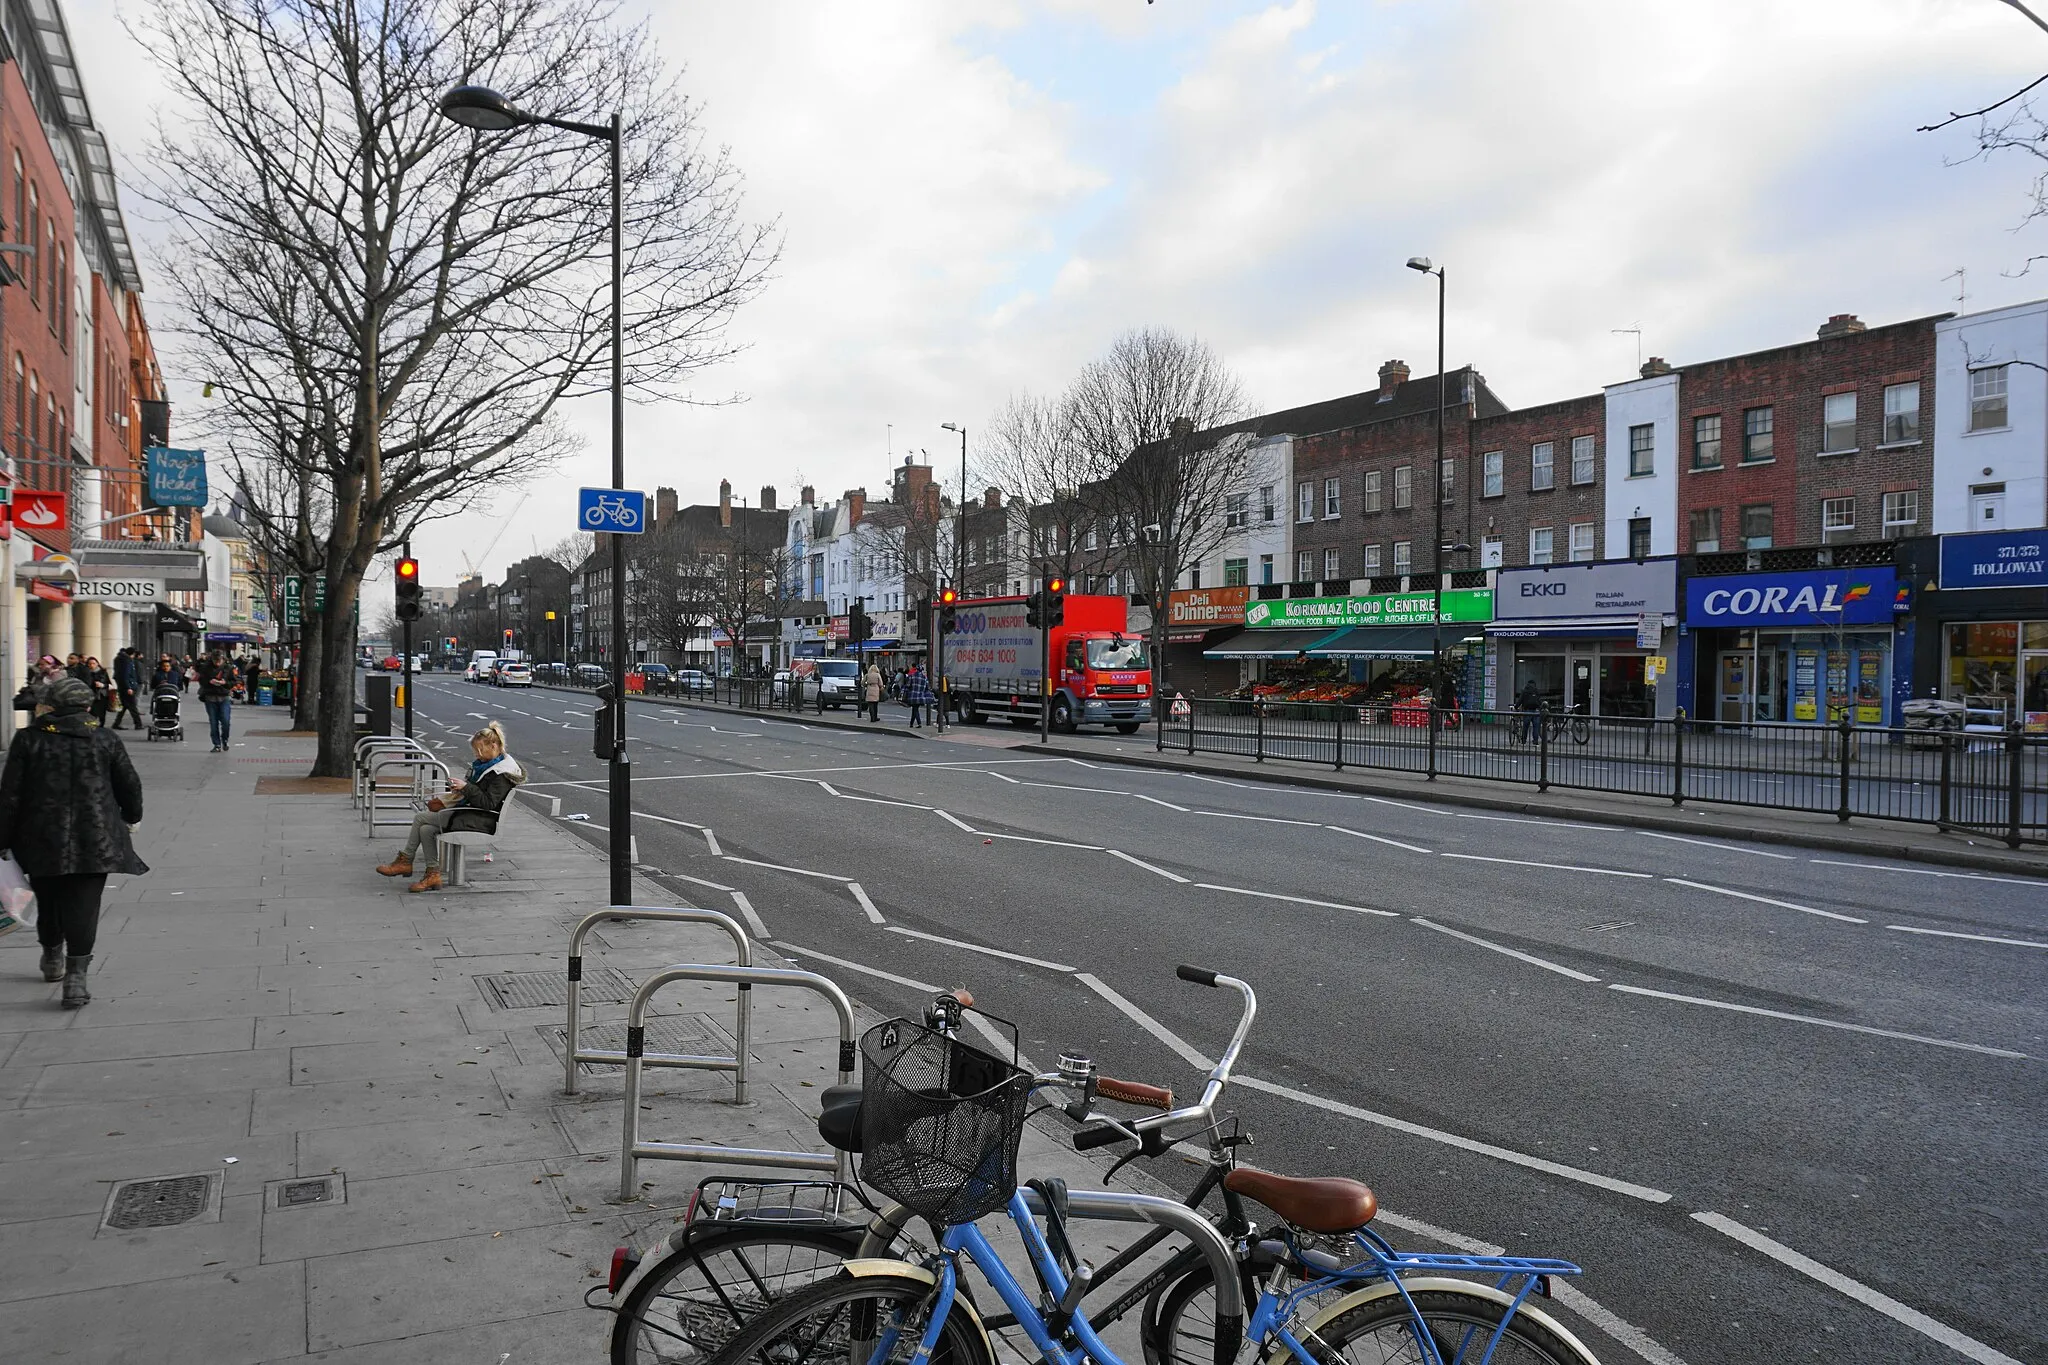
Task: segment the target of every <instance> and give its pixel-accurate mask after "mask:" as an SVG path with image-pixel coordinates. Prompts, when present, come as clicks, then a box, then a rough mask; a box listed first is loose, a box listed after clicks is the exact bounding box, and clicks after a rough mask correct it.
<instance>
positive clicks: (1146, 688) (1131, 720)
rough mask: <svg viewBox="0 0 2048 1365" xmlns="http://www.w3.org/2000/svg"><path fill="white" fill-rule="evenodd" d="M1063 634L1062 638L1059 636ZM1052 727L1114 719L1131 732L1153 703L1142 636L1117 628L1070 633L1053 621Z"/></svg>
mask: <svg viewBox="0 0 2048 1365" xmlns="http://www.w3.org/2000/svg"><path fill="white" fill-rule="evenodd" d="M1063 636H1064V638H1062V637H1063ZM1053 638H1054V641H1055V643H1056V644H1058V645H1059V647H1060V657H1059V658H1058V659H1056V660H1055V661H1054V665H1053V667H1054V669H1055V671H1056V673H1057V675H1058V676H1057V678H1056V681H1055V686H1054V690H1053V706H1052V728H1053V729H1055V730H1068V731H1070V730H1072V729H1074V728H1075V727H1076V726H1078V725H1114V726H1115V727H1116V728H1117V730H1118V731H1119V732H1120V733H1122V734H1126V735H1128V734H1132V733H1135V732H1136V730H1137V728H1138V726H1139V725H1141V724H1142V723H1143V722H1144V720H1145V717H1146V716H1147V715H1148V714H1150V712H1151V707H1152V661H1151V658H1150V656H1149V654H1148V652H1147V650H1146V648H1145V642H1144V641H1143V640H1142V639H1140V638H1138V637H1137V636H1135V635H1125V634H1123V633H1121V632H1118V631H1108V632H1104V631H1094V630H1091V631H1086V632H1082V633H1075V634H1070V633H1066V632H1065V631H1064V630H1063V629H1061V628H1058V627H1055V628H1054V632H1053Z"/></svg>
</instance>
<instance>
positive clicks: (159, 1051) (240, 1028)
mask: <svg viewBox="0 0 2048 1365" xmlns="http://www.w3.org/2000/svg"><path fill="white" fill-rule="evenodd" d="M76 1018H77V1020H78V1022H79V1023H80V1024H86V1021H88V1020H90V1019H92V1018H93V1016H92V1015H90V1014H89V1013H86V1012H84V1011H81V1012H80V1013H79V1014H78V1015H77V1016H76ZM255 1025H256V1021H255V1020H253V1019H203V1020H200V1021H198V1022H196V1023H190V1024H182V1025H180V1026H179V1027H177V1028H175V1029H167V1028H162V1027H159V1026H158V1025H155V1024H115V1025H111V1026H109V1025H98V1024H90V1025H87V1026H85V1027H73V1028H66V1029H46V1030H44V1031H42V1032H40V1033H35V1034H28V1035H24V1036H23V1038H22V1041H21V1046H20V1047H19V1048H17V1049H16V1050H15V1051H14V1052H13V1053H11V1054H9V1056H8V1057H7V1059H6V1064H5V1069H9V1070H12V1069H15V1068H25V1067H30V1066H38V1065H40V1066H54V1065H57V1064H59V1063H63V1062H97V1061H110V1060H115V1059H133V1058H149V1057H179V1056H186V1055H189V1054H193V1053H202V1052H236V1051H247V1050H249V1049H250V1048H252V1047H254V1046H255V1031H256V1028H255Z"/></svg>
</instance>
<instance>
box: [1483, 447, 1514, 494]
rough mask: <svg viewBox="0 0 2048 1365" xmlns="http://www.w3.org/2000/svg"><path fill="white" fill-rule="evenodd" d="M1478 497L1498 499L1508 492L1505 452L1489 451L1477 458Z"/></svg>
mask: <svg viewBox="0 0 2048 1365" xmlns="http://www.w3.org/2000/svg"><path fill="white" fill-rule="evenodd" d="M1479 459H1480V465H1479V471H1480V472H1479V477H1480V484H1479V496H1480V497H1482V498H1498V497H1500V496H1502V495H1503V494H1505V493H1506V492H1507V491H1508V487H1507V485H1508V466H1507V461H1508V457H1507V452H1505V451H1500V450H1489V451H1487V452H1486V453H1485V454H1484V455H1482V456H1480V457H1479Z"/></svg>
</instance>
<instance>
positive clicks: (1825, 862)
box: [1806, 858, 2048, 886]
mask: <svg viewBox="0 0 2048 1365" xmlns="http://www.w3.org/2000/svg"><path fill="white" fill-rule="evenodd" d="M1806 861H1808V862H1809V863H1819V864H1821V865H1822V866H1824V867H1860V868H1862V869H1863V870H1864V871H1865V872H1910V873H1911V874H1912V875H1914V876H1915V877H1955V878H1957V879H1958V880H1961V881H1966V882H2003V883H2004V884H2005V885H2007V886H2048V881H2041V880H2039V879H2037V878H2033V877H1987V876H1985V875H1984V874H1983V873H1981V872H1937V871H1935V870H1934V869H1933V868H1931V867H1893V866H1891V865H1890V864H1888V863H1852V862H1848V861H1846V860H1844V859H1841V858H1808V859H1807V860H1806Z"/></svg>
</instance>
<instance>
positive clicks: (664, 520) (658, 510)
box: [654, 488, 676, 526]
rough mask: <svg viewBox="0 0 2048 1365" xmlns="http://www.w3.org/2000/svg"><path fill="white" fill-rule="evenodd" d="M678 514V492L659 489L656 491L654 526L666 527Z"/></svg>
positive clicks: (669, 489)
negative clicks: (670, 519)
mask: <svg viewBox="0 0 2048 1365" xmlns="http://www.w3.org/2000/svg"><path fill="white" fill-rule="evenodd" d="M675 514H676V490H675V489H673V488H657V489H655V490H654V524H655V525H656V526H666V525H667V524H668V519H669V518H670V517H672V516H674V515H675Z"/></svg>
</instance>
